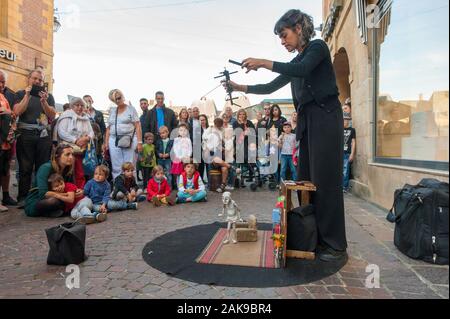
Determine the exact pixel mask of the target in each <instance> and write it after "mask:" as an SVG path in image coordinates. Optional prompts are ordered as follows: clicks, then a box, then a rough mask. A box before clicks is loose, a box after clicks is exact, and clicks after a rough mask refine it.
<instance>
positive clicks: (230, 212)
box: [219, 192, 242, 245]
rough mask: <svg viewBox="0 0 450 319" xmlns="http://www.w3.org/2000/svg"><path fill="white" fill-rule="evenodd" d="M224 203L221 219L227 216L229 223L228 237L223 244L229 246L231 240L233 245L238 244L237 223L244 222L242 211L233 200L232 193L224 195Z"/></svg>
mask: <svg viewBox="0 0 450 319" xmlns="http://www.w3.org/2000/svg"><path fill="white" fill-rule="evenodd" d="M222 201H223V210H222V214H219V217H222V216H224V215H225V216H226V221H227V222H228V228H227V229H228V232H227V237H226V239H225V240H224V242H223V243H224V244H225V245H227V244H229V243H230V239H231V240H232V241H233V244H237V242H238V241H237V235H236V223H237V222H239V221H242V219H241V210H240V209H239V207H238V205H237V204H236V202H235V201H234V200H233V199H232V198H231V193H230V192H226V193H224V194H223V197H222ZM232 232H233V234H232Z"/></svg>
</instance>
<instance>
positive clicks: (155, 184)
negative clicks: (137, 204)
mask: <svg viewBox="0 0 450 319" xmlns="http://www.w3.org/2000/svg"><path fill="white" fill-rule="evenodd" d="M147 200H148V201H149V202H152V203H153V205H155V206H156V207H160V206H161V205H170V206H173V205H175V203H176V200H175V198H174V197H173V196H171V189H170V186H169V183H168V182H167V179H166V177H165V176H164V168H163V167H162V166H160V165H158V166H156V167H155V168H154V169H153V178H152V179H151V180H149V182H148V186H147Z"/></svg>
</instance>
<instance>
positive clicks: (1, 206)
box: [0, 205, 9, 213]
mask: <svg viewBox="0 0 450 319" xmlns="http://www.w3.org/2000/svg"><path fill="white" fill-rule="evenodd" d="M8 210H9V209H8V207H6V206H3V205H0V213H6V212H7V211H8Z"/></svg>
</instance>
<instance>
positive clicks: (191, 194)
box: [178, 162, 207, 203]
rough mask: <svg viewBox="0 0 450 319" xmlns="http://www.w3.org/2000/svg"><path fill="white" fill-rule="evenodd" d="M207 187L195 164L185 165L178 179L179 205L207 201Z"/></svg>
mask: <svg viewBox="0 0 450 319" xmlns="http://www.w3.org/2000/svg"><path fill="white" fill-rule="evenodd" d="M206 195H207V193H206V187H205V184H204V183H203V180H202V178H201V176H200V173H199V172H197V167H196V166H195V164H194V163H192V162H191V163H188V164H184V172H183V173H181V175H180V177H179V178H178V203H195V202H200V201H206Z"/></svg>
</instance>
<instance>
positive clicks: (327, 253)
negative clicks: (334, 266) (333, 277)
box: [319, 248, 348, 262]
mask: <svg viewBox="0 0 450 319" xmlns="http://www.w3.org/2000/svg"><path fill="white" fill-rule="evenodd" d="M346 258H348V255H347V251H346V250H344V251H337V250H334V249H332V248H327V249H326V250H324V251H322V252H320V253H319V259H320V260H321V261H324V262H336V261H342V260H345V259H346Z"/></svg>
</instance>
